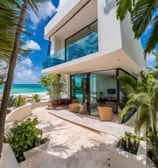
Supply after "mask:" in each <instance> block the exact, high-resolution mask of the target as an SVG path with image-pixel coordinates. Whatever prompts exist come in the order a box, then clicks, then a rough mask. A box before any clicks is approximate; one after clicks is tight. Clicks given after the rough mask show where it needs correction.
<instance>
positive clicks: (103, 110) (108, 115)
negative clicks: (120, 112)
mask: <svg viewBox="0 0 158 168" xmlns="http://www.w3.org/2000/svg"><path fill="white" fill-rule="evenodd" d="M97 109H98V111H99V117H100V120H101V121H111V120H112V117H113V112H112V108H111V107H104V106H98V107H97Z"/></svg>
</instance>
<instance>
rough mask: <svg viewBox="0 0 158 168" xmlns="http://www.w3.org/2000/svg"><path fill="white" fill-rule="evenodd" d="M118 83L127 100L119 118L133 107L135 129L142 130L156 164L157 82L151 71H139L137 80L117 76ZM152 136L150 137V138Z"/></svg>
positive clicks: (157, 160) (130, 77)
mask: <svg viewBox="0 0 158 168" xmlns="http://www.w3.org/2000/svg"><path fill="white" fill-rule="evenodd" d="M119 80H120V84H121V87H122V88H123V89H125V90H126V92H127V96H128V101H127V103H126V106H125V107H124V108H123V110H122V112H121V118H123V116H124V115H125V114H126V113H127V112H128V110H129V109H131V108H135V109H137V112H136V114H137V115H136V121H135V130H136V132H137V133H139V132H140V131H141V130H144V135H145V137H146V139H147V141H148V143H149V144H150V146H151V147H152V154H153V158H154V161H155V164H156V165H158V157H157V156H158V127H157V125H158V103H157V100H158V82H157V79H156V78H154V75H153V73H150V72H149V73H148V74H146V73H145V72H141V73H140V77H139V79H138V80H136V79H135V78H133V77H132V76H130V75H127V74H123V75H120V76H119ZM151 137H152V138H151ZM155 151H157V152H155Z"/></svg>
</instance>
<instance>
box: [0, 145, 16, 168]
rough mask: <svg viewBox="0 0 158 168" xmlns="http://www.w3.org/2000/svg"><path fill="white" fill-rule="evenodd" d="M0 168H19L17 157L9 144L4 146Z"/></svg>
mask: <svg viewBox="0 0 158 168" xmlns="http://www.w3.org/2000/svg"><path fill="white" fill-rule="evenodd" d="M0 168H19V166H18V163H17V161H16V158H15V155H14V153H13V151H12V149H11V147H10V145H9V144H6V143H5V144H3V150H2V157H1V159H0Z"/></svg>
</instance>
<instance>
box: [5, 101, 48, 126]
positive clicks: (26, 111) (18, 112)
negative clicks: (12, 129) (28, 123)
mask: <svg viewBox="0 0 158 168" xmlns="http://www.w3.org/2000/svg"><path fill="white" fill-rule="evenodd" d="M47 105H48V102H37V103H31V104H26V105H24V106H21V107H19V108H16V109H14V110H13V111H12V112H11V113H9V114H8V115H7V117H6V123H12V122H16V121H17V122H19V121H23V120H24V119H25V118H26V117H28V116H30V115H31V113H32V109H34V108H37V107H42V106H47Z"/></svg>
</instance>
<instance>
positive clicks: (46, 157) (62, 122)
mask: <svg viewBox="0 0 158 168" xmlns="http://www.w3.org/2000/svg"><path fill="white" fill-rule="evenodd" d="M31 117H37V118H38V120H39V125H38V127H39V128H41V129H42V130H43V136H45V137H49V139H50V141H49V143H48V147H47V149H46V150H39V152H38V153H37V154H35V155H33V156H32V157H30V158H28V159H27V160H26V161H24V162H22V163H21V164H20V168H106V167H108V159H109V158H108V150H107V146H113V145H116V143H117V142H118V137H120V136H122V134H123V132H124V131H125V130H131V131H132V130H133V128H130V127H126V126H123V125H120V124H117V123H113V122H101V121H100V120H98V119H97V118H96V117H89V116H86V115H82V116H81V115H75V114H73V113H71V112H69V111H67V110H46V107H40V108H36V109H34V110H33V114H32V116H31ZM61 118H62V119H61ZM68 120H69V121H70V122H68ZM73 122H76V123H77V124H78V125H76V124H74V123H73ZM79 125H81V126H79ZM82 126H84V127H82ZM87 128H90V129H87ZM92 130H93V131H92Z"/></svg>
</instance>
